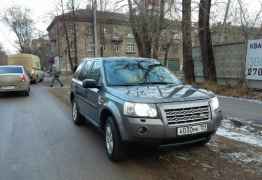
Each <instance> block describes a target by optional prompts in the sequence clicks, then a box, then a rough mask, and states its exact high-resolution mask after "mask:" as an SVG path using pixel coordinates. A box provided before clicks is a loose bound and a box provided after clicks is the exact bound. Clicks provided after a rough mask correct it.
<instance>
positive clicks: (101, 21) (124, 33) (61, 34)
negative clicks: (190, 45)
mask: <svg viewBox="0 0 262 180" xmlns="http://www.w3.org/2000/svg"><path fill="white" fill-rule="evenodd" d="M63 22H65V24H64V23H63ZM92 22H93V20H92V10H91V9H81V10H77V12H76V16H74V17H73V16H72V15H71V14H69V13H68V14H65V15H64V16H62V15H60V16H56V17H55V18H54V19H53V21H52V23H51V24H50V25H49V27H48V28H47V31H48V35H49V39H50V44H51V54H52V55H53V56H59V57H60V58H61V59H62V61H61V65H62V69H63V70H65V71H69V70H70V66H69V59H68V49H67V43H66V35H65V31H64V25H66V27H67V31H68V32H69V33H68V34H69V40H70V45H71V51H70V52H71V54H72V55H73V54H74V53H75V48H74V41H73V39H74V38H73V25H74V24H75V26H76V31H77V59H78V61H81V59H83V58H86V57H93V56H94V45H93V34H94V33H93V23H92ZM96 29H97V41H98V42H97V44H98V50H97V51H98V56H103V57H110V56H131V57H133V56H138V51H137V46H136V42H135V39H134V36H133V34H132V31H131V28H130V26H129V24H128V15H125V14H120V13H112V12H104V11H103V12H102V11H97V27H96ZM163 43H164V42H163ZM160 44H161V43H160ZM164 55H165V49H164V48H163V47H161V46H160V57H159V59H160V60H161V59H163V58H164ZM180 57H182V51H181V48H179V46H177V45H174V46H171V48H170V50H169V55H168V59H169V62H170V63H173V64H172V67H173V68H179V61H180V60H181V58H180Z"/></svg>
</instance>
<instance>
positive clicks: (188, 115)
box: [165, 106, 210, 125]
mask: <svg viewBox="0 0 262 180" xmlns="http://www.w3.org/2000/svg"><path fill="white" fill-rule="evenodd" d="M209 112H210V111H209V106H198V107H189V108H178V109H165V115H166V119H167V121H168V125H175V124H183V123H192V122H200V121H201V122H202V121H208V120H209V119H210V113H209Z"/></svg>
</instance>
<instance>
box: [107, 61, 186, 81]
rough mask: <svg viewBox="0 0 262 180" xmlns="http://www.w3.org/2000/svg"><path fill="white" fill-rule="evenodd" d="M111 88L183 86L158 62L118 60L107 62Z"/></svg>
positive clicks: (108, 79)
mask: <svg viewBox="0 0 262 180" xmlns="http://www.w3.org/2000/svg"><path fill="white" fill-rule="evenodd" d="M104 66H105V72H106V79H107V83H108V85H109V86H135V85H148V84H175V85H178V84H181V82H180V81H179V80H178V79H177V78H176V77H175V76H174V75H173V74H172V73H171V72H170V71H169V70H168V69H167V68H165V67H164V66H162V65H161V64H160V63H158V62H157V61H149V60H135V59H134V60H120V61H119V60H117V61H105V62H104Z"/></svg>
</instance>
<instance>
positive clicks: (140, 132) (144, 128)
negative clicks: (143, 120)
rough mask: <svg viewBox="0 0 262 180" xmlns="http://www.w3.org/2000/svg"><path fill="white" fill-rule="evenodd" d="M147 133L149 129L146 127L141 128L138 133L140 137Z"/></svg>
mask: <svg viewBox="0 0 262 180" xmlns="http://www.w3.org/2000/svg"><path fill="white" fill-rule="evenodd" d="M146 132H147V128H146V127H140V128H138V129H137V133H138V134H140V135H143V134H145V133H146Z"/></svg>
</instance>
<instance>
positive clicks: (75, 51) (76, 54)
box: [71, 0, 78, 69]
mask: <svg viewBox="0 0 262 180" xmlns="http://www.w3.org/2000/svg"><path fill="white" fill-rule="evenodd" d="M71 3H72V4H71V6H72V13H73V17H74V19H75V18H76V14H75V10H76V9H75V1H74V0H72V1H71ZM73 33H74V53H75V54H74V55H75V56H74V69H75V68H76V67H77V66H78V47H77V29H76V22H75V21H74V24H73Z"/></svg>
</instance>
